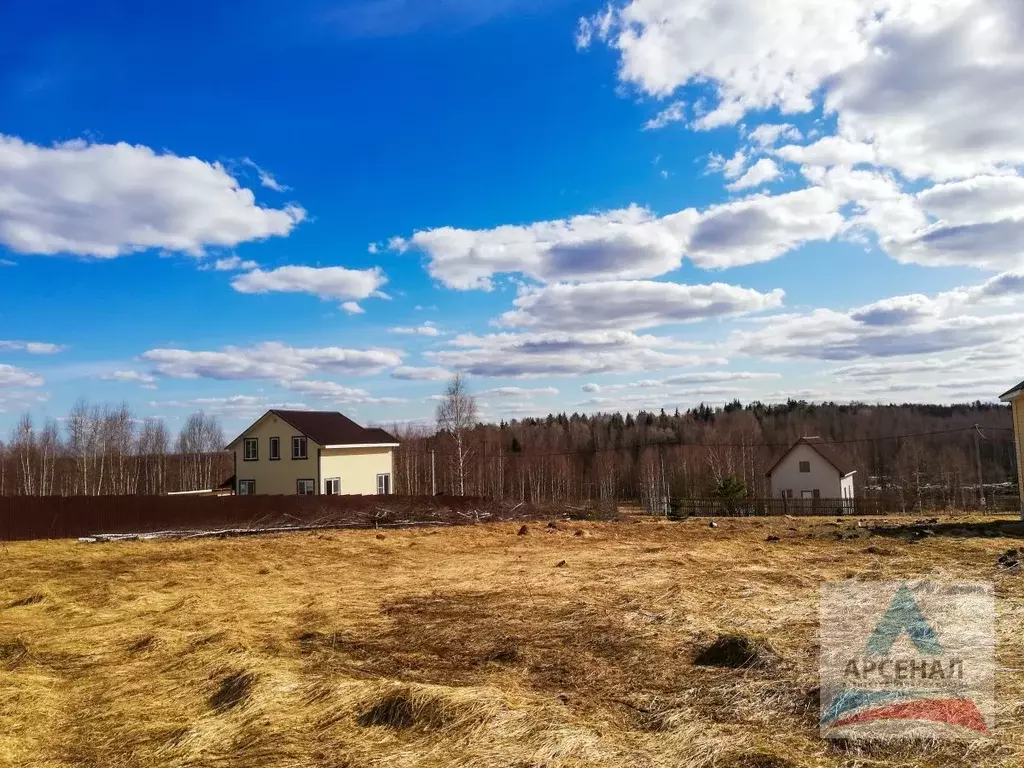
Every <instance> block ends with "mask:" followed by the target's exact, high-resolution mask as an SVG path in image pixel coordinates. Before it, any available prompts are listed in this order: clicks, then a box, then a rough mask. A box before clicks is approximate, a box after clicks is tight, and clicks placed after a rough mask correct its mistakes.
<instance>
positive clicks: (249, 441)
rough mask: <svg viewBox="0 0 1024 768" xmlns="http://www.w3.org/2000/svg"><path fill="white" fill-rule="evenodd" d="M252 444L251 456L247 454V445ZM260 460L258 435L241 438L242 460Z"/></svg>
mask: <svg viewBox="0 0 1024 768" xmlns="http://www.w3.org/2000/svg"><path fill="white" fill-rule="evenodd" d="M250 445H252V446H253V451H252V454H253V455H252V456H249V446H250ZM259 460H260V439H259V438H258V437H246V438H243V439H242V461H259Z"/></svg>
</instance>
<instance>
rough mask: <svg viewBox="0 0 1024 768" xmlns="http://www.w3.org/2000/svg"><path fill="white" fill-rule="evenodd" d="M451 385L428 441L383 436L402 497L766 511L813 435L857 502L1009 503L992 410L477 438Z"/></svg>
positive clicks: (1004, 420) (527, 431)
mask: <svg viewBox="0 0 1024 768" xmlns="http://www.w3.org/2000/svg"><path fill="white" fill-rule="evenodd" d="M457 379H458V381H455V380H453V382H452V384H450V385H449V387H448V390H447V392H446V393H445V398H444V400H443V401H442V402H441V404H440V405H439V406H438V413H437V424H436V428H434V429H430V428H422V427H421V428H415V427H405V428H401V427H394V428H393V429H394V431H395V432H396V434H397V436H398V437H399V438H400V441H401V447H400V448H398V449H397V450H396V454H395V483H396V488H398V489H400V492H402V493H411V494H429V493H435V492H436V493H449V494H463V493H464V494H467V495H484V496H492V497H497V498H507V499H513V500H517V501H523V502H529V503H544V502H548V501H554V502H562V503H565V502H569V503H572V502H585V501H588V500H631V501H637V502H640V503H643V504H644V505H645V506H648V507H651V508H657V507H659V506H661V505H664V504H665V500H666V499H672V498H676V499H680V498H708V497H714V496H715V495H718V494H723V493H726V492H728V493H729V495H731V496H735V495H737V494H739V495H743V496H746V497H749V498H768V497H770V496H771V484H770V480H769V478H768V477H767V476H766V473H767V472H768V470H769V469H770V468H771V466H772V465H773V464H774V463H775V461H776V460H777V459H778V458H779V457H780V456H781V455H782V454H783V453H784V452H785V450H786V448H787V447H788V446H790V445H792V444H793V443H794V442H795V441H796V440H797V439H799V438H800V437H803V436H811V435H816V436H819V437H821V438H822V439H823V440H826V441H829V442H832V443H833V445H832V446H831V447H832V448H833V449H834V450H835V451H837V452H839V453H842V454H845V455H846V456H847V457H848V458H849V459H850V460H851V461H852V462H853V464H854V466H855V467H856V468H857V474H856V475H855V476H854V482H855V493H856V494H857V496H859V497H861V498H865V497H868V498H870V497H876V498H883V497H886V496H888V497H898V499H899V501H900V503H904V504H905V505H906V506H907V507H913V506H914V505H923V504H925V503H927V504H932V505H942V506H948V507H958V506H959V507H964V506H966V507H972V506H974V505H975V504H976V503H977V501H978V496H979V493H980V492H981V489H982V488H984V489H986V490H985V492H986V493H987V494H988V495H989V496H991V495H993V494H1004V495H1012V496H1016V495H1017V486H1016V482H1017V479H1016V471H1017V465H1016V458H1015V456H1016V454H1015V447H1014V442H1013V432H1012V417H1011V413H1010V409H1009V407H1007V406H1004V405H998V404H990V403H982V402H974V403H967V404H962V405H927V404H924V405H922V404H904V405H867V404H860V403H854V404H838V403H831V402H826V403H817V404H816V403H809V402H806V401H803V400H790V401H788V402H786V403H783V404H764V403H760V402H753V403H748V404H743V403H740V402H739V401H734V402H732V403H729V404H727V405H725V406H723V407H711V406H709V405H701V406H699V407H697V408H691V409H688V410H685V411H680V410H676V411H675V412H673V413H668V412H666V411H664V410H662V411H660V412H652V411H643V410H641V411H639V412H637V413H625V414H623V413H598V414H589V415H588V414H580V413H573V414H571V415H570V414H566V413H559V414H549V415H548V416H546V417H541V418H527V419H521V420H512V421H508V422H506V421H502V422H501V423H499V424H484V423H480V422H479V421H477V419H476V407H475V402H474V399H473V397H472V395H471V394H470V393H469V392H468V388H467V386H466V382H465V380H464V379H462V378H461V377H457ZM975 425H981V426H982V430H981V432H980V433H979V432H977V431H976V430H974V426H975ZM986 428H987V429H986ZM928 433H935V434H928ZM979 468H980V478H981V482H980V483H979Z"/></svg>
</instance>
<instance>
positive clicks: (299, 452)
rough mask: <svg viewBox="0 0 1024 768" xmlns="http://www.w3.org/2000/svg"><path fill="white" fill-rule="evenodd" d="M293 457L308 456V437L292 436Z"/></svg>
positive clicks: (302, 457) (301, 457)
mask: <svg viewBox="0 0 1024 768" xmlns="http://www.w3.org/2000/svg"><path fill="white" fill-rule="evenodd" d="M292 458H293V459H304V458H306V438H304V437H293V438H292Z"/></svg>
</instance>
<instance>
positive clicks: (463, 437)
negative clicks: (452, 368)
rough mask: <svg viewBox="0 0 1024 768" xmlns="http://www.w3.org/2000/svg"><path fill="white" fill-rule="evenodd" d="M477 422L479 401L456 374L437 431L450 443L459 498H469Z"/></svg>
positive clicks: (439, 412) (439, 413) (440, 410)
mask: <svg viewBox="0 0 1024 768" xmlns="http://www.w3.org/2000/svg"><path fill="white" fill-rule="evenodd" d="M476 420H477V410H476V398H474V397H473V395H471V394H470V393H469V389H468V387H467V386H466V379H465V377H464V376H463V375H462V374H461V373H457V374H455V375H454V376H453V377H452V380H451V381H450V382H448V388H447V389H446V390H445V393H444V400H442V401H441V402H440V403H439V404H438V406H437V431H438V432H440V433H442V434H443V435H445V436H446V437H447V438H448V440H449V441H450V443H451V446H452V452H451V455H450V461H451V465H452V475H453V479H454V481H455V484H456V485H457V486H458V489H459V496H465V495H466V472H467V470H468V468H469V462H470V454H471V453H472V449H471V447H470V431H471V430H472V429H473V428H474V427H475V426H476Z"/></svg>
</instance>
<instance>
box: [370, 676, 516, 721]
mask: <svg viewBox="0 0 1024 768" xmlns="http://www.w3.org/2000/svg"><path fill="white" fill-rule="evenodd" d="M364 707H365V708H364V710H363V712H362V714H360V715H359V717H358V718H357V721H358V723H359V725H361V726H363V727H367V728H368V727H373V726H376V727H382V728H392V729H395V730H421V731H440V730H448V729H455V728H465V727H471V726H476V725H480V724H481V723H483V722H484V721H486V720H488V719H490V718H491V717H493V716H494V715H495V714H496V713H497V711H498V710H499V709H500V708H501V705H500V704H499V703H498V702H497V701H496V700H494V699H492V698H491V697H486V696H478V695H476V692H475V691H474V690H473V689H460V688H447V687H445V686H432V685H405V686H398V687H392V688H387V689H384V690H382V691H381V692H380V693H379V694H378V695H377V696H375V697H374V698H372V699H371V700H370V701H368V702H366V703H365V704H364Z"/></svg>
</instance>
